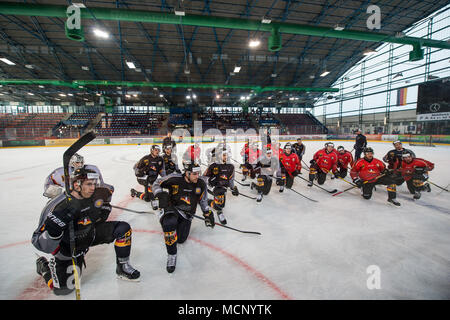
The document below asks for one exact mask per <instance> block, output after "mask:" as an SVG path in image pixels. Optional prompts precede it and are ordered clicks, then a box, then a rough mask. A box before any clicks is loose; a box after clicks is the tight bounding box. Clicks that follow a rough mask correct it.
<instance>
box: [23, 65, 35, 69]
mask: <svg viewBox="0 0 450 320" xmlns="http://www.w3.org/2000/svg"><path fill="white" fill-rule="evenodd" d="M25 68H27V69H33V65H32V64H26V65H25Z"/></svg>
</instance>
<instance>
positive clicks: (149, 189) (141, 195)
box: [136, 175, 158, 202]
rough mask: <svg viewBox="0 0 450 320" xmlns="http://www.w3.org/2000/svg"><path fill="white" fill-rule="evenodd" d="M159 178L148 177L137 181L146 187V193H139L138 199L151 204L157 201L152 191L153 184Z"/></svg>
mask: <svg viewBox="0 0 450 320" xmlns="http://www.w3.org/2000/svg"><path fill="white" fill-rule="evenodd" d="M157 177H158V176H157V175H156V176H155V175H153V176H148V177H147V178H146V179H142V178H138V179H137V181H138V183H139V184H140V185H142V186H144V192H137V193H136V194H137V197H138V198H139V199H141V200H144V201H145V202H150V201H152V200H154V199H155V196H154V195H153V191H152V184H153V182H155V181H156V178H157Z"/></svg>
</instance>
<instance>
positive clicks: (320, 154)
mask: <svg viewBox="0 0 450 320" xmlns="http://www.w3.org/2000/svg"><path fill="white" fill-rule="evenodd" d="M313 159H314V160H315V161H316V163H317V165H318V166H319V168H320V169H322V171H324V172H329V171H330V170H331V171H332V172H333V173H334V172H336V170H337V163H338V159H337V155H336V153H335V152H334V151H331V152H330V153H328V152H327V151H326V150H325V149H320V150H319V151H317V152H316V153H315V154H314V157H313Z"/></svg>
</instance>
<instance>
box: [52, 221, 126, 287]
mask: <svg viewBox="0 0 450 320" xmlns="http://www.w3.org/2000/svg"><path fill="white" fill-rule="evenodd" d="M131 234H132V231H131V227H130V225H129V224H128V223H127V222H125V221H107V222H101V223H98V224H96V225H95V238H94V241H93V242H92V243H91V245H90V247H93V246H96V245H100V244H107V243H111V242H114V250H115V252H116V262H119V261H120V260H128V258H129V256H130V251H131ZM87 250H88V249H86V252H87ZM76 265H77V271H78V276H79V277H80V281H81V274H82V270H83V265H84V266H86V264H85V262H84V255H83V254H82V255H79V256H78V257H77V258H76ZM49 268H50V272H47V273H44V275H43V276H44V280H45V282H46V283H47V285H48V287H49V288H50V289H53V293H54V294H55V295H67V294H69V293H71V292H72V291H73V290H74V289H75V280H74V272H73V264H72V259H71V258H70V257H65V256H61V255H60V256H58V258H57V257H52V258H51V259H50V261H49Z"/></svg>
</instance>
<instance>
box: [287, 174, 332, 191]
mask: <svg viewBox="0 0 450 320" xmlns="http://www.w3.org/2000/svg"><path fill="white" fill-rule="evenodd" d="M296 177H297V178H300V179H302V180H305V181H306V182H309V180H306V179H305V178H303V177H300V176H296ZM313 185H314V186H316V187H317V188H319V189H322V190H323V191H326V192H328V193H336V192H337V189H333V190H328V189H325V188H323V187H321V186H319V185H317V184H314V183H313Z"/></svg>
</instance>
